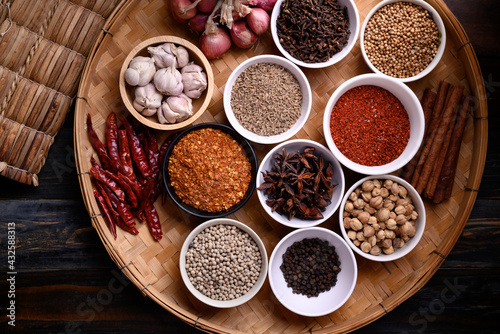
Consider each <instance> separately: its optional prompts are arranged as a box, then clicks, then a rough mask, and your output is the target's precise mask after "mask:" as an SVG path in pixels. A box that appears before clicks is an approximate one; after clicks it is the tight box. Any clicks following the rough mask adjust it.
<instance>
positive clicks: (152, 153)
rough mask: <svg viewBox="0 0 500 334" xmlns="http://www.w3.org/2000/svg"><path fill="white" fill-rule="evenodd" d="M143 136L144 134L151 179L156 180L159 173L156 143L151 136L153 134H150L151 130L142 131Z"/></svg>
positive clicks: (154, 138) (153, 136)
mask: <svg viewBox="0 0 500 334" xmlns="http://www.w3.org/2000/svg"><path fill="white" fill-rule="evenodd" d="M144 134H145V138H144V139H145V142H146V143H147V145H146V152H147V156H148V162H149V169H150V171H151V175H152V177H153V178H154V179H156V177H157V176H158V173H159V171H160V165H159V152H158V142H157V141H156V137H155V135H154V134H153V132H151V130H149V129H146V130H145V131H144Z"/></svg>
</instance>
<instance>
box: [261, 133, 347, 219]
mask: <svg viewBox="0 0 500 334" xmlns="http://www.w3.org/2000/svg"><path fill="white" fill-rule="evenodd" d="M307 147H314V148H315V154H316V155H317V156H319V155H320V154H321V155H322V156H323V160H324V164H325V166H327V163H328V162H330V163H331V164H332V167H333V169H334V174H333V178H332V181H331V182H332V184H336V185H337V186H336V187H335V188H334V189H333V196H332V200H331V204H330V205H328V206H327V207H326V210H325V211H324V212H322V214H323V219H316V220H304V219H301V218H297V217H293V218H292V219H291V220H289V219H288V217H287V216H283V215H280V214H279V213H277V212H276V211H275V212H272V211H271V208H270V207H269V205H267V204H266V200H267V195H265V194H264V191H262V190H257V194H258V198H259V201H260V204H261V205H262V207H263V208H264V210H265V211H266V212H267V213H268V214H269V216H271V218H273V219H274V220H275V221H277V222H278V223H281V224H283V225H285V226H288V227H293V228H304V227H311V226H316V225H319V224H321V223H323V222H324V221H326V220H327V219H328V218H330V217H331V216H332V215H333V214H334V213H335V211H336V210H337V208H338V207H339V205H340V201H341V200H342V196H343V194H344V189H345V188H344V187H345V180H344V172H343V170H342V166H341V165H340V163H339V162H338V161H337V159H335V157H334V156H333V154H332V152H330V151H329V150H328V149H327V148H326V147H325V146H323V145H321V144H319V143H317V142H315V141H312V140H308V139H293V140H289V141H286V142H284V143H281V144H279V145H277V146H275V147H274V148H273V149H272V150H270V151H269V153H267V155H266V156H265V157H264V159H262V162H261V163H260V166H259V170H258V171H257V178H256V186H257V187H259V186H260V185H261V184H262V183H264V177H263V175H262V173H263V172H265V171H269V170H271V167H272V166H273V164H274V161H275V160H274V156H275V153H281V152H282V149H283V148H285V150H286V152H287V154H289V153H292V152H297V151H301V152H302V151H303V150H304V149H305V148H307Z"/></svg>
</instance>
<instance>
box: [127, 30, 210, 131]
mask: <svg viewBox="0 0 500 334" xmlns="http://www.w3.org/2000/svg"><path fill="white" fill-rule="evenodd" d="M163 43H174V44H176V45H181V46H183V47H185V48H186V50H187V51H188V53H189V59H190V61H193V60H194V61H195V64H197V65H199V66H201V67H202V68H203V70H204V71H205V73H206V75H207V89H205V91H204V92H203V93H202V95H201V96H200V98H199V99H193V100H192V103H193V115H192V116H191V117H189V118H187V119H186V120H184V121H182V122H178V123H170V124H161V123H160V122H159V121H158V117H157V115H156V114H154V115H153V116H148V117H146V116H144V115H142V114H141V113H140V112H139V111H137V110H136V109H135V108H134V105H133V102H134V92H133V91H134V89H135V87H137V86H134V87H132V86H130V85H128V84H127V83H126V82H125V71H126V70H127V68H128V66H129V64H130V61H131V60H132V59H133V58H134V57H136V56H141V55H142V56H146V57H149V53H148V52H147V48H148V47H149V46H157V45H160V44H163ZM193 58H195V59H193ZM118 86H119V89H120V97H121V100H122V102H123V104H124V105H125V108H126V109H127V111H128V112H129V113H131V114H132V116H134V118H135V119H137V120H138V121H139V122H140V123H142V124H144V125H146V126H148V127H150V128H153V129H156V130H178V129H182V128H185V127H187V126H189V125H190V124H192V123H193V122H194V121H196V120H197V119H198V118H199V117H200V116H201V115H202V114H203V113H204V112H205V111H206V110H207V108H208V105H209V103H210V101H211V100H212V95H213V91H214V87H215V82H214V74H213V71H212V66H211V65H210V62H209V61H208V59H207V58H206V57H205V55H204V54H203V52H201V50H200V49H199V48H198V47H197V46H196V45H195V44H193V43H191V42H190V41H188V40H186V39H184V38H181V37H177V36H172V35H160V36H155V37H151V38H148V39H146V40H144V41H142V42H140V43H139V44H137V45H136V46H135V47H134V48H133V49H132V50H131V51H130V52H129V53H128V55H127V56H126V58H125V60H124V61H123V63H122V66H121V68H120V75H119V79H118ZM165 98H166V96H165V95H164V98H163V99H165Z"/></svg>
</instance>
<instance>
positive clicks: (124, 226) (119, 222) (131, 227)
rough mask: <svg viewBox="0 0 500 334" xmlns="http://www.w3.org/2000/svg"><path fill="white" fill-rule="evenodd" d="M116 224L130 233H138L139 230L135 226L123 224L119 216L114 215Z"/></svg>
mask: <svg viewBox="0 0 500 334" xmlns="http://www.w3.org/2000/svg"><path fill="white" fill-rule="evenodd" d="M116 225H117V226H118V227H120V228H121V229H123V230H125V231H127V232H128V233H130V234H133V235H137V234H139V231H138V230H137V229H136V228H135V226H130V225H127V224H125V223H124V222H123V220H122V218H121V217H120V216H117V217H116Z"/></svg>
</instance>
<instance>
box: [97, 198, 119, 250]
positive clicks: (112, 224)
mask: <svg viewBox="0 0 500 334" xmlns="http://www.w3.org/2000/svg"><path fill="white" fill-rule="evenodd" d="M94 196H95V198H96V199H97V203H99V206H100V207H101V210H102V212H104V216H105V218H106V219H105V221H106V224H107V225H108V227H109V229H110V230H111V233H112V234H113V237H114V238H115V240H116V223H115V221H114V220H113V216H112V215H111V213H110V212H109V209H108V206H107V205H106V200H105V199H104V197H103V195H102V194H101V193H100V192H99V191H98V190H94Z"/></svg>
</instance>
